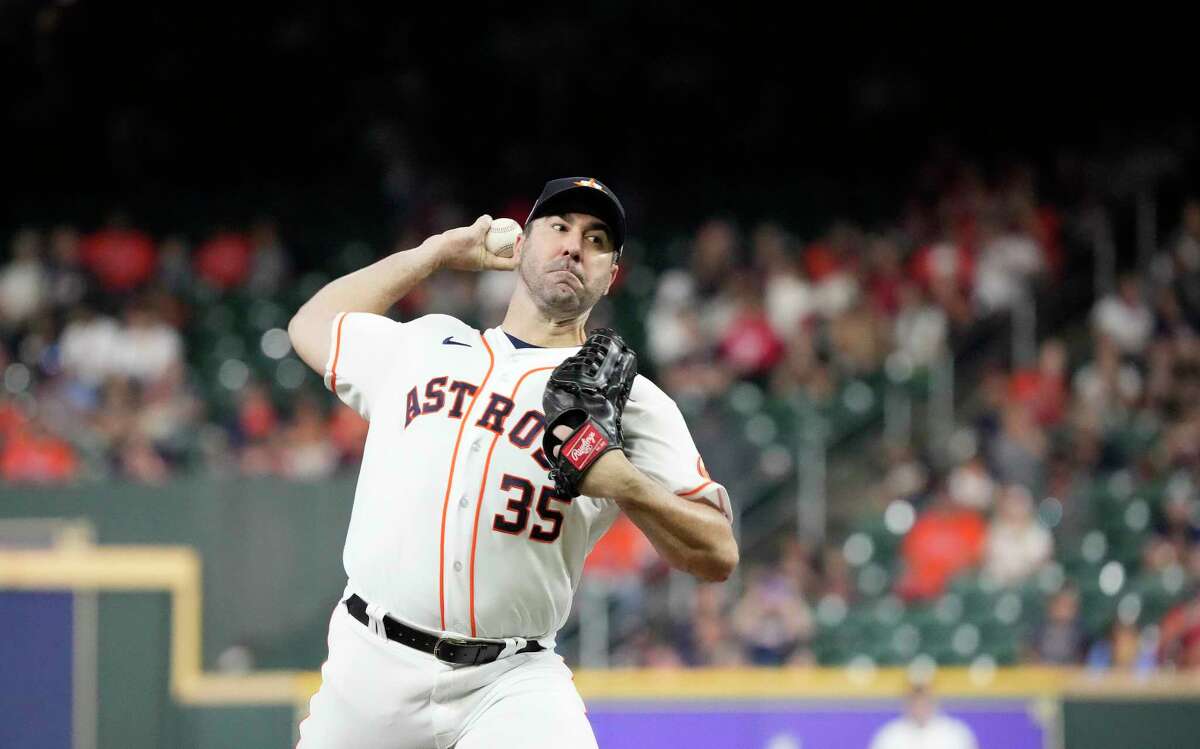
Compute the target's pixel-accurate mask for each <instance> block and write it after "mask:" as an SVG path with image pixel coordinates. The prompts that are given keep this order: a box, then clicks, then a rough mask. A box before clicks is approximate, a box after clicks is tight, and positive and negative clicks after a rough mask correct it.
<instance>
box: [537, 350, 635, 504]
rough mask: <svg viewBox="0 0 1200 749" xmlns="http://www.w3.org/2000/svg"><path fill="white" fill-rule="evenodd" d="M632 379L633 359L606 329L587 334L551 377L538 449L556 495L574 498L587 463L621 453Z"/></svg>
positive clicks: (630, 352)
mask: <svg viewBox="0 0 1200 749" xmlns="http://www.w3.org/2000/svg"><path fill="white" fill-rule="evenodd" d="M636 377H637V355H636V354H635V353H634V352H633V350H632V349H631V348H629V346H628V345H626V343H625V341H624V340H623V339H622V338H621V336H619V335H617V333H616V331H614V330H610V329H608V328H601V329H599V330H594V331H592V333H591V335H589V336H588V339H587V340H586V341H584V343H583V347H582V348H580V349H579V353H577V354H575V355H574V356H571V357H568V358H567V359H565V360H564V361H563V362H562V364H559V365H558V366H557V367H555V369H554V372H552V373H551V374H550V381H549V382H547V383H546V392H545V394H544V395H543V396H542V405H543V408H544V409H545V411H546V431H545V432H544V436H543V437H542V450H543V452H544V453H545V454H546V457H547V458H548V459H549V460H550V461H551V463H552V464H553V466H554V467H553V469H551V471H550V478H551V479H553V480H554V485H555V489H556V493H557V494H558V495H559V496H560V497H565V498H570V497H577V496H579V484H580V482H582V481H583V476H584V474H586V473H587V471H588V469H589V468H591V466H592V464H594V463H595V462H596V461H597V460H598V459H599V458H600V456H601V455H603V454H604V453H606V452H608V451H609V450H619V449H622V447H623V436H622V434H621V414H622V412H624V410H625V402H626V401H627V400H628V399H629V391H630V389H632V388H633V380H634V378H636ZM561 426H565V427H568V428H570V430H571V432H570V434H569V435H568V436H565V437H564V436H559V435H556V434H555V431H556V428H557V427H561ZM557 431H560V432H561V431H563V430H557Z"/></svg>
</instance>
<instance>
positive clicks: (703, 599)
mask: <svg viewBox="0 0 1200 749" xmlns="http://www.w3.org/2000/svg"><path fill="white" fill-rule="evenodd" d="M724 591H725V587H724V586H721V585H708V584H701V585H697V586H696V590H695V594H694V596H693V597H692V605H691V610H690V611H689V616H688V617H687V620H686V621H685V622H684V623H683V625H684V626H683V627H681V631H680V634H679V637H678V639H679V641H680V642H681V644H682V654H683V658H684V661H685V662H686V663H687V664H688V665H689V666H696V667H715V668H729V667H736V666H742V665H745V662H746V661H745V657H744V655H743V653H742V648H741V645H740V643H739V642H738V640H737V637H736V636H735V635H734V633H733V631H732V629H731V627H730V623H729V621H728V617H727V616H726V612H725V610H724V600H725V597H724Z"/></svg>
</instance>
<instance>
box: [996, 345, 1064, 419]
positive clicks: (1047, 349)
mask: <svg viewBox="0 0 1200 749" xmlns="http://www.w3.org/2000/svg"><path fill="white" fill-rule="evenodd" d="M1008 389H1009V397H1010V398H1012V399H1013V400H1014V401H1016V402H1018V403H1023V404H1025V405H1027V406H1029V408H1031V409H1032V410H1033V416H1034V419H1035V420H1036V421H1037V423H1038V424H1039V425H1041V426H1043V427H1047V426H1053V425H1055V424H1057V423H1058V422H1060V421H1061V420H1062V418H1063V414H1064V412H1065V410H1066V404H1067V348H1066V346H1064V345H1063V343H1062V341H1060V340H1058V339H1056V338H1051V339H1048V340H1046V341H1043V342H1042V345H1041V348H1040V350H1039V352H1038V364H1037V368H1036V369H1025V370H1019V371H1017V372H1014V373H1013V376H1012V379H1011V380H1010V381H1009V387H1008Z"/></svg>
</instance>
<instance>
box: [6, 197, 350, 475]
mask: <svg viewBox="0 0 1200 749" xmlns="http://www.w3.org/2000/svg"><path fill="white" fill-rule="evenodd" d="M290 265H291V259H290V257H289V253H288V251H287V250H286V248H284V246H283V245H282V242H281V240H280V238H279V233H278V231H277V228H276V227H275V225H274V223H273V222H271V221H270V220H267V219H264V220H261V221H258V222H256V223H255V224H254V225H253V226H252V227H250V228H249V229H247V230H246V231H241V232H239V231H226V230H221V231H216V232H214V233H213V234H212V236H210V237H208V238H206V239H205V240H204V241H202V242H201V243H199V244H198V245H196V246H192V245H190V244H189V243H188V241H187V240H186V239H184V238H183V237H180V236H167V237H165V238H162V239H161V241H159V240H156V239H155V238H153V237H151V236H150V235H149V234H148V233H146V232H144V231H141V230H139V229H137V228H135V227H132V226H130V225H129V224H128V222H127V221H125V220H123V219H122V218H120V217H116V218H115V219H114V220H113V221H112V222H110V224H108V225H106V226H104V227H102V228H100V229H98V230H96V231H94V232H90V233H83V232H81V231H79V230H78V229H76V228H75V227H72V226H69V225H62V226H56V227H53V228H51V229H49V230H46V231H43V230H39V229H36V228H26V229H22V230H21V231H19V232H17V233H16V234H15V235H14V236H13V237H12V239H11V242H10V254H9V258H8V259H7V262H6V263H5V264H4V265H3V267H0V372H2V373H3V383H2V384H3V387H2V388H0V479H2V480H3V481H4V482H7V483H10V484H18V483H38V484H56V483H71V482H76V481H97V480H110V479H124V480H130V481H137V482H146V483H161V482H164V481H167V480H168V479H170V478H171V477H172V476H175V475H179V474H185V473H188V472H197V471H200V472H207V473H209V474H217V475H228V474H242V475H274V476H281V477H286V478H294V479H307V478H317V477H321V476H326V475H329V474H330V473H332V472H333V471H335V470H336V469H337V468H338V467H339V466H341V465H352V464H355V463H356V462H357V459H358V457H359V456H360V455H361V449H362V442H363V440H364V439H365V431H366V425H365V423H363V422H362V420H361V419H359V418H358V417H357V416H356V415H354V414H353V412H351V411H349V409H334V410H332V411H328V410H327V409H328V406H327V405H325V404H322V403H320V402H319V401H318V400H316V399H314V398H313V397H312V395H311V393H308V392H305V391H302V390H300V389H299V388H298V381H297V380H296V379H295V378H293V379H292V381H291V384H292V385H293V387H292V388H291V390H292V391H293V392H291V393H288V394H286V395H289V396H290V397H286V398H272V397H271V392H270V389H269V388H268V387H267V386H266V384H265V383H264V382H262V381H261V380H259V379H256V378H254V377H251V376H249V375H245V374H244V375H243V376H242V377H240V378H239V377H236V376H233V377H232V378H229V377H222V378H221V379H222V380H223V381H229V380H231V382H229V384H230V387H229V388H228V389H229V390H231V391H232V392H231V393H230V396H231V399H232V407H230V408H225V409H220V408H217V407H216V403H214V401H213V398H212V397H210V396H211V393H212V389H211V387H209V386H211V385H212V383H210V382H207V381H206V380H208V379H216V378H211V377H210V373H208V372H205V371H203V370H201V369H200V368H199V367H197V366H195V365H196V362H197V361H198V359H199V358H201V357H203V356H204V355H206V354H209V353H211V352H208V351H204V350H203V349H204V348H205V347H206V345H207V342H206V341H204V340H203V339H202V338H199V337H198V330H199V328H200V321H201V320H202V319H203V317H204V315H205V313H206V310H208V309H210V308H211V307H213V306H214V305H215V304H216V303H217V302H219V300H221V299H223V298H226V297H228V296H229V295H232V294H239V293H240V294H244V295H251V296H255V297H262V298H271V297H273V296H275V295H278V294H279V293H281V292H282V291H283V290H284V289H286V288H287V285H288V283H289V280H290V278H291V267H290ZM284 322H286V321H284ZM261 344H262V347H263V349H264V350H266V351H270V353H271V354H272V356H274V357H276V358H282V357H283V356H286V355H287V354H288V344H287V336H286V333H285V331H283V330H282V329H281V328H275V329H274V330H269V331H264V335H263V337H262V339H261ZM294 364H295V365H297V366H298V362H294ZM222 371H223V372H226V371H229V367H226V369H225V370H222ZM234 373H235V375H236V373H237V370H234Z"/></svg>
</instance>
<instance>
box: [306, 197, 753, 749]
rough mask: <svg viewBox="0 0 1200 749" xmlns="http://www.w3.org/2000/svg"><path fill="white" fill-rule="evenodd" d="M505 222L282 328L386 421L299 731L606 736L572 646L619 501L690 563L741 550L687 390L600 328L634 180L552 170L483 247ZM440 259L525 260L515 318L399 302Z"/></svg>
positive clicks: (332, 740) (376, 736)
mask: <svg viewBox="0 0 1200 749" xmlns="http://www.w3.org/2000/svg"><path fill="white" fill-rule="evenodd" d="M490 224H491V218H489V217H488V216H482V217H480V218H479V219H478V220H477V221H476V222H475V223H474V224H472V225H471V226H469V227H464V228H459V229H452V230H450V231H447V232H445V233H443V234H438V235H435V236H432V237H430V238H428V239H427V240H425V241H424V242H423V243H422V244H421V245H420V246H419V247H417V248H415V249H412V250H408V251H405V252H399V253H396V254H394V255H391V256H390V257H387V258H385V259H383V260H380V261H379V262H377V263H375V264H373V265H371V266H369V267H367V268H363V269H361V270H359V271H356V272H354V273H351V274H349V275H346V276H344V277H342V278H339V279H337V280H335V281H333V282H332V283H330V284H329V285H327V286H326V287H325V288H323V289H321V291H319V292H318V293H317V294H316V295H314V296H313V298H312V299H310V300H309V301H308V302H307V303H305V304H304V306H303V307H301V308H300V310H299V311H298V312H297V313H296V315H295V317H293V318H292V320H291V323H290V324H289V326H288V333H289V334H290V336H291V340H292V344H293V346H294V347H295V349H296V351H297V353H298V354H299V355H300V357H301V358H302V359H303V360H304V361H305V362H306V363H307V364H308V365H309V366H310V367H312V368H313V369H314V370H316V371H317V372H318V373H320V374H321V375H322V376H323V377H324V379H325V385H326V387H327V388H328V389H329V390H331V391H332V392H333V393H335V394H336V395H337V397H338V398H340V399H341V400H342V401H343V402H344V403H346V404H348V405H349V406H350V407H352V408H354V409H355V410H356V411H358V413H360V414H362V416H363V417H364V418H365V419H367V420H368V421H369V422H370V429H369V432H368V435H367V442H366V449H365V454H364V456H363V461H362V467H361V469H360V473H359V479H358V486H357V489H356V490H355V496H354V508H353V512H352V515H351V518H350V527H349V531H348V532H347V536H346V547H345V551H344V554H343V562H344V564H345V568H346V575H347V580H348V582H347V586H346V589H345V591H344V594H343V596H342V599H341V601H340V602H339V604H338V605H337V607H336V608H335V609H334V612H333V615H332V618H331V620H330V623H329V656H328V658H327V660H326V661H325V664H324V665H323V666H322V668H321V676H322V684H321V688H320V690H319V691H318V692H317V694H316V695H315V696H314V697H313V698H312V702H311V704H310V708H309V716H308V717H307V718H306V719H305V720H304V721H303V722H302V723H301V725H300V746H301V747H303V748H304V749H325V748H327V747H363V748H368V747H379V748H380V749H382V748H384V747H387V748H388V749H434V748H435V747H436V749H449V748H450V747H457V749H483V748H485V747H487V748H493V747H523V748H526V749H541V748H542V747H546V748H549V747H556V748H557V747H595V746H596V740H595V737H594V736H593V734H592V730H591V727H590V725H589V723H588V720H587V717H586V715H585V711H584V706H583V702H582V700H581V699H580V697H579V694H578V692H577V691H576V690H575V687H574V684H573V683H572V681H571V673H570V671H569V670H568V669H567V667H566V665H565V664H564V663H563V661H562V658H561V657H560V656H559V655H558V654H557V653H555V650H554V645H555V634H556V633H557V631H558V630H559V628H560V627H561V626H562V625H563V623H564V622H565V621H566V619H567V614H568V613H569V611H570V609H571V599H572V596H573V595H574V592H575V589H576V588H577V587H578V585H579V578H580V574H581V571H582V569H583V562H584V558H585V557H586V556H587V554H588V552H589V551H590V550H591V549H592V547H593V546H594V545H595V543H596V541H597V540H598V539H599V538H600V537H601V536H602V535H603V534H604V533H605V531H607V530H608V528H609V527H610V526H611V525H612V523H613V521H614V519H615V518H616V516H617V514H618V513H621V512H624V513H626V514H627V515H628V516H629V517H630V519H631V520H632V521H633V522H634V523H635V524H637V526H638V527H639V528H640V529H641V530H642V531H643V532H644V533H645V534H646V536H647V537H648V538H649V539H650V541H651V542H652V543H653V545H654V547H655V549H657V550H658V552H659V554H661V555H662V557H663V558H664V559H666V560H667V561H668V562H669V563H670V564H671V565H673V566H675V567H677V568H679V569H682V570H685V571H687V572H689V573H691V574H693V575H696V576H697V577H700V578H702V579H705V580H724V579H726V578H727V577H728V576H729V574H730V573H731V572H732V570H733V568H734V567H735V566H736V564H737V561H738V550H737V545H736V543H735V541H734V537H733V533H732V529H731V526H730V517H731V516H730V505H729V497H728V495H727V493H726V491H725V489H724V487H722V486H721V485H720V484H719V483H717V482H715V481H713V480H712V479H711V478H709V476H708V473H707V472H706V470H705V468H704V464H703V461H702V460H701V458H700V455H699V454H698V452H697V450H696V446H695V443H694V441H693V440H692V437H691V435H690V434H689V432H688V428H687V425H686V424H685V423H684V420H683V416H682V415H681V414H680V412H679V409H678V407H677V406H676V405H675V402H674V401H673V400H671V398H670V397H668V396H667V395H666V394H665V393H664V392H663V391H662V390H660V389H659V388H658V387H657V386H656V385H654V383H652V382H650V381H649V380H648V379H646V378H645V377H643V376H640V375H638V374H637V358H636V356H635V354H634V352H633V351H631V350H630V348H629V347H628V346H627V345H626V344H625V342H624V341H623V340H622V338H621V337H620V336H619V335H618V334H617V333H616V332H614V331H612V330H596V331H592V332H591V334H590V335H589V334H588V333H587V332H585V325H586V323H587V320H588V315H589V314H590V312H591V310H592V307H593V306H594V305H595V304H596V302H597V301H598V300H599V299H600V298H601V297H602V296H604V295H605V294H607V293H608V290H609V288H610V287H611V286H612V282H613V279H614V278H615V277H616V274H617V269H618V267H619V266H618V262H619V260H620V255H621V248H622V246H623V243H624V240H625V230H626V225H625V211H624V208H623V207H622V206H621V203H620V201H619V200H618V199H617V197H616V195H614V194H613V193H612V191H611V190H610V189H609V188H608V187H607V186H605V185H603V184H601V183H600V182H599V181H597V180H595V179H584V178H565V179H556V180H552V181H550V182H548V183H547V184H546V186H545V189H544V190H543V191H542V194H541V196H540V197H539V198H538V200H537V202H536V203H535V205H534V208H533V211H532V212H531V213H530V215H529V218H528V220H527V221H526V224H525V230H524V234H523V235H522V236H521V237H520V238H519V239H518V240H517V243H516V247H515V251H514V252H513V255H512V257H501V256H498V255H496V254H492V253H490V252H488V251H487V249H486V247H485V237H486V235H487V232H488V228H489V226H490ZM444 268H450V269H457V270H472V271H478V270H487V269H500V270H508V271H513V272H515V273H516V274H517V277H518V283H517V285H516V289H515V291H514V292H513V295H512V299H511V301H510V303H509V306H508V311H507V314H506V315H505V317H504V320H503V322H502V323H501V324H500V325H499V326H497V327H494V328H490V329H488V330H485V331H483V332H480V331H477V330H475V329H473V328H471V327H469V326H468V325H466V324H465V323H463V322H461V321H459V320H457V319H455V318H453V317H450V316H447V315H427V316H425V317H421V318H418V319H416V320H413V321H411V322H406V323H398V322H395V321H393V320H391V319H389V318H387V317H384V316H383V315H384V313H385V312H386V311H387V310H388V309H390V308H391V307H392V305H393V304H395V303H396V302H397V301H398V300H400V299H401V298H403V297H404V295H405V294H407V293H408V292H409V291H411V290H412V289H413V288H414V287H415V286H416V285H417V284H419V283H420V282H421V281H422V280H423V279H425V278H426V277H428V276H429V275H431V274H432V273H435V272H436V271H438V270H440V269H444Z"/></svg>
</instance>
